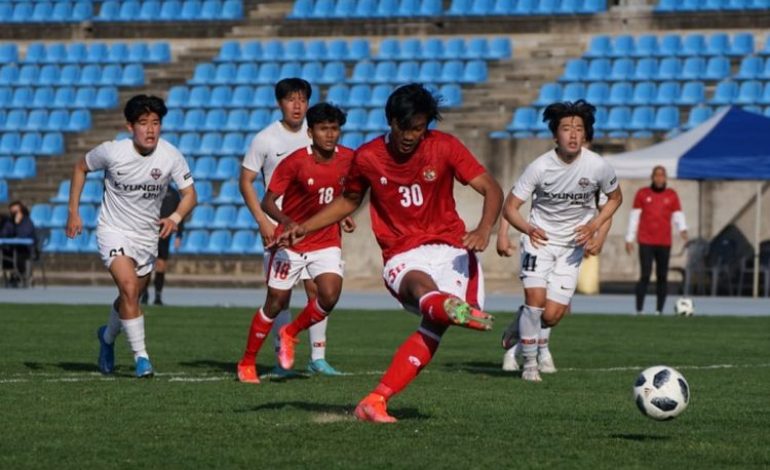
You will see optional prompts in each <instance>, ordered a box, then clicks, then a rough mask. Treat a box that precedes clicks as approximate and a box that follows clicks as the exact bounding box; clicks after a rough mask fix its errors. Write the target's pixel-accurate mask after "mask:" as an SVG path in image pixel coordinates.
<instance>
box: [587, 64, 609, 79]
mask: <svg viewBox="0 0 770 470" xmlns="http://www.w3.org/2000/svg"><path fill="white" fill-rule="evenodd" d="M611 71H612V69H611V65H610V61H609V60H608V59H592V60H591V62H589V64H588V73H586V76H585V80H586V81H589V82H595V81H601V80H606V79H607V77H609V75H610V72H611Z"/></svg>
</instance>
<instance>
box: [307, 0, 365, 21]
mask: <svg viewBox="0 0 770 470" xmlns="http://www.w3.org/2000/svg"><path fill="white" fill-rule="evenodd" d="M295 5H296V4H295ZM355 13H356V0H337V2H336V3H335V4H334V10H333V11H332V12H331V17H332V18H339V19H345V18H352V17H353V16H354V15H355Z"/></svg>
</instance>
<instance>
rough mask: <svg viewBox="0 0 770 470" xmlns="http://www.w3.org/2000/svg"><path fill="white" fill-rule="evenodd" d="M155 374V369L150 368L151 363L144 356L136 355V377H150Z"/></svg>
mask: <svg viewBox="0 0 770 470" xmlns="http://www.w3.org/2000/svg"><path fill="white" fill-rule="evenodd" d="M153 375H155V371H154V370H152V364H150V360H149V359H148V358H146V357H138V358H137V359H136V376H137V378H140V379H141V378H145V377H148V378H149V377H152V376H153Z"/></svg>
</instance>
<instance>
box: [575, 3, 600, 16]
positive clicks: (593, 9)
mask: <svg viewBox="0 0 770 470" xmlns="http://www.w3.org/2000/svg"><path fill="white" fill-rule="evenodd" d="M603 11H607V0H583V6H581V7H580V9H579V10H578V13H581V14H584V15H593V14H596V13H600V12H603Z"/></svg>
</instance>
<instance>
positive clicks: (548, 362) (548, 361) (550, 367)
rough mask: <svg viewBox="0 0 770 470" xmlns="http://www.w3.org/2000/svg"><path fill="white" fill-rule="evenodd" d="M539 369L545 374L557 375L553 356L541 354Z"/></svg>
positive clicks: (538, 362) (538, 361)
mask: <svg viewBox="0 0 770 470" xmlns="http://www.w3.org/2000/svg"><path fill="white" fill-rule="evenodd" d="M537 368H538V370H539V371H540V372H542V373H544V374H555V373H556V366H555V365H554V363H553V356H551V354H550V353H548V354H541V355H540V356H538V357H537Z"/></svg>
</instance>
